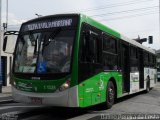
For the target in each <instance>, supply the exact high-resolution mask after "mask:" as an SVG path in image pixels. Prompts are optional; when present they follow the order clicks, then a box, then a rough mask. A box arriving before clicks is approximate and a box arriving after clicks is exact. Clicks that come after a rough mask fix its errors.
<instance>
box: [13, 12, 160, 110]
mask: <svg viewBox="0 0 160 120" xmlns="http://www.w3.org/2000/svg"><path fill="white" fill-rule="evenodd" d="M156 78H157V77H156V57H155V51H154V50H152V49H149V48H147V47H144V46H142V45H141V44H139V43H138V42H136V41H135V40H131V39H128V38H127V37H125V36H123V35H122V34H120V33H119V32H116V31H114V30H112V29H110V28H109V27H107V26H105V25H103V24H101V23H99V22H97V21H95V20H93V19H91V18H90V17H87V16H85V15H82V14H60V15H51V16H45V17H40V18H36V19H33V20H30V21H28V22H25V23H23V24H22V26H21V28H20V31H19V35H18V38H17V43H16V47H15V51H14V59H13V70H12V92H13V99H14V100H15V101H17V102H24V103H31V104H44V105H52V106H64V107H80V108H85V107H89V106H92V105H96V104H100V103H105V105H106V107H107V108H111V107H112V105H113V104H114V101H115V99H117V98H120V97H122V96H125V95H130V94H133V93H137V92H140V91H145V90H146V91H147V92H148V91H149V90H150V88H152V87H154V86H155V83H156Z"/></svg>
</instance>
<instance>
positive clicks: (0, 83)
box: [0, 0, 2, 93]
mask: <svg viewBox="0 0 160 120" xmlns="http://www.w3.org/2000/svg"><path fill="white" fill-rule="evenodd" d="M1 13H2V0H0V93H1V92H2V72H1V69H2V66H1V51H2V48H1V44H2V31H1V28H2V25H1V22H2V16H1Z"/></svg>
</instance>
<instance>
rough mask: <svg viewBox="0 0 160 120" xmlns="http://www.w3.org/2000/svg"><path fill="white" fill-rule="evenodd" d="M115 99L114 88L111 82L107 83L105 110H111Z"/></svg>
mask: <svg viewBox="0 0 160 120" xmlns="http://www.w3.org/2000/svg"><path fill="white" fill-rule="evenodd" d="M114 99H115V87H114V84H113V82H112V81H109V82H108V85H107V90H106V107H107V109H109V108H111V107H112V105H113V104H114Z"/></svg>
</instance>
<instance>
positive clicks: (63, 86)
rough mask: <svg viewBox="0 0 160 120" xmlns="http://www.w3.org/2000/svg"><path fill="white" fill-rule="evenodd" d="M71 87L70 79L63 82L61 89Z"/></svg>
mask: <svg viewBox="0 0 160 120" xmlns="http://www.w3.org/2000/svg"><path fill="white" fill-rule="evenodd" d="M69 87H70V80H67V81H66V82H65V83H63V84H62V85H61V86H60V88H59V91H64V90H66V89H68V88H69Z"/></svg>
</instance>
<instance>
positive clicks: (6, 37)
mask: <svg viewBox="0 0 160 120" xmlns="http://www.w3.org/2000/svg"><path fill="white" fill-rule="evenodd" d="M7 40H8V36H5V37H4V40H3V51H4V52H5V51H6V45H7Z"/></svg>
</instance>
